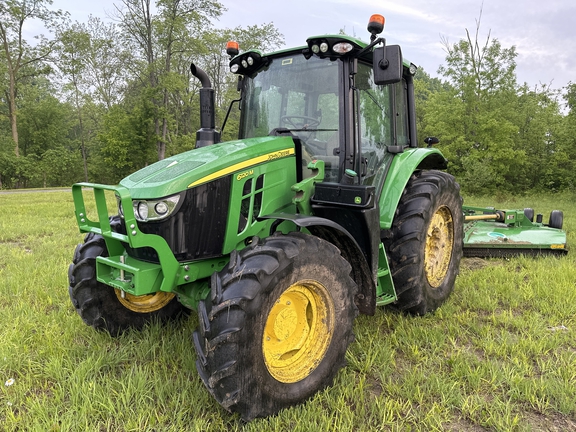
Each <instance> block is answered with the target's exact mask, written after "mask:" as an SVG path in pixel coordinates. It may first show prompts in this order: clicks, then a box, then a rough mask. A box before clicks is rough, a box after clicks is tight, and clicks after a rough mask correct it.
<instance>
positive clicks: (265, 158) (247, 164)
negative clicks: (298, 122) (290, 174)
mask: <svg viewBox="0 0 576 432" xmlns="http://www.w3.org/2000/svg"><path fill="white" fill-rule="evenodd" d="M293 154H294V148H288V149H285V150H278V151H275V152H272V153H267V154H265V155H262V156H258V157H255V158H252V159H248V160H246V161H243V162H239V163H237V164H234V165H231V166H229V167H226V168H223V169H221V170H219V171H216V172H213V173H212V174H210V175H207V176H206V177H202V178H201V179H199V180H196V181H195V182H193V183H190V184H189V185H188V187H189V188H191V187H193V186H198V185H199V184H202V183H207V182H209V181H210V180H214V179H217V178H219V177H224V176H225V175H228V174H231V173H233V172H235V171H239V170H241V169H245V168H248V167H250V166H253V165H257V164H259V163H262V162H269V161H272V160H274V159H280V158H283V157H286V156H291V155H293Z"/></svg>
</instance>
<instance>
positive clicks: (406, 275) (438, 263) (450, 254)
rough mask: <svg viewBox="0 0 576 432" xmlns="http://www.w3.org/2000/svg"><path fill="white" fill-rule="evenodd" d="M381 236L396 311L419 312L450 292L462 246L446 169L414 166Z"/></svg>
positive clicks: (456, 195)
mask: <svg viewBox="0 0 576 432" xmlns="http://www.w3.org/2000/svg"><path fill="white" fill-rule="evenodd" d="M383 241H384V244H385V247H386V251H387V252H388V255H389V265H390V269H391V272H392V279H393V281H394V286H395V288H396V294H397V296H398V300H397V302H396V304H395V306H396V307H397V308H399V309H400V310H402V311H405V312H409V313H412V314H415V315H424V314H426V313H428V312H432V311H434V310H436V309H437V308H438V307H439V306H440V305H441V304H442V303H444V301H445V300H446V299H447V298H448V297H449V296H450V294H451V293H452V290H453V289H454V283H455V280H456V276H457V274H458V268H459V265H460V259H461V258H462V247H463V214H462V198H461V197H460V186H459V185H458V183H456V181H455V180H454V177H453V176H451V175H450V174H447V173H444V172H441V171H416V172H415V173H414V174H413V175H412V177H411V178H410V180H409V181H408V184H407V185H406V188H405V189H404V193H403V195H402V197H401V198H400V202H399V204H398V208H397V209H396V214H395V217H394V221H393V223H392V228H391V229H390V230H388V231H386V232H385V233H384V236H383Z"/></svg>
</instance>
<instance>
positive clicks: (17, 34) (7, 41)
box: [0, 0, 66, 157]
mask: <svg viewBox="0 0 576 432" xmlns="http://www.w3.org/2000/svg"><path fill="white" fill-rule="evenodd" d="M51 4H52V0H3V1H2V2H0V44H2V54H3V55H2V57H3V60H4V61H5V65H6V67H5V69H6V73H7V75H8V86H7V88H6V90H5V93H6V99H7V101H8V113H9V118H10V126H11V130H12V140H13V142H14V153H15V155H16V157H18V156H19V154H20V149H19V136H18V120H17V118H18V116H17V112H18V108H17V103H16V101H17V97H18V86H19V85H20V83H21V81H22V80H23V79H24V78H26V77H29V76H36V75H39V74H45V73H47V71H48V69H47V68H45V67H42V62H43V61H44V60H46V59H47V57H48V56H49V55H50V53H51V52H52V49H53V46H54V41H48V40H47V39H46V38H45V37H44V36H42V35H40V36H38V39H39V41H38V42H37V43H35V44H29V43H27V41H26V40H24V38H23V30H24V25H25V24H26V23H27V21H31V20H34V19H37V20H40V21H41V22H42V23H43V24H44V26H45V27H46V28H48V29H51V28H54V27H55V26H57V25H58V24H59V23H60V22H62V20H64V19H65V18H66V13H64V12H62V11H61V10H57V11H53V10H50V9H48V5H51ZM37 66H40V67H37Z"/></svg>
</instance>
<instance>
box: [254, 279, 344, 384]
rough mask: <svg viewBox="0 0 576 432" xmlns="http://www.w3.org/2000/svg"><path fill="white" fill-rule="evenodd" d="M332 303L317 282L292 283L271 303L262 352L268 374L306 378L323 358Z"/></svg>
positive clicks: (286, 379) (329, 335) (330, 326)
mask: <svg viewBox="0 0 576 432" xmlns="http://www.w3.org/2000/svg"><path fill="white" fill-rule="evenodd" d="M334 316H335V313H334V303H333V301H332V298H331V297H330V294H329V293H328V291H327V290H326V288H325V287H324V286H323V285H322V284H320V283H319V282H317V281H312V280H303V281H299V282H297V283H295V284H293V285H291V286H290V287H289V288H288V289H287V290H286V291H284V292H283V293H282V295H281V296H280V298H278V300H277V301H276V303H275V304H274V305H273V306H272V309H271V310H270V313H269V314H268V318H267V319H266V324H265V327H264V336H263V341H262V351H263V355H264V362H265V363H266V367H267V368H268V371H269V372H270V374H271V375H272V376H273V377H274V378H275V379H277V380H278V381H280V382H284V383H294V382H298V381H301V380H303V379H304V378H306V377H307V376H308V375H309V374H310V373H311V372H312V371H313V370H314V369H315V368H316V367H317V366H318V365H319V364H320V362H321V361H322V359H323V358H324V355H325V354H326V351H327V350H328V347H329V345H330V342H331V340H332V334H333V331H334Z"/></svg>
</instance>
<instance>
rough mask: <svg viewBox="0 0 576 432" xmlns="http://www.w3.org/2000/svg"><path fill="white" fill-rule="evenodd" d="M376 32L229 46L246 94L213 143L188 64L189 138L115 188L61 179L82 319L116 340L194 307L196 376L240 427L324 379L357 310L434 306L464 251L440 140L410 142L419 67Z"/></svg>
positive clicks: (377, 28) (74, 296) (377, 27)
mask: <svg viewBox="0 0 576 432" xmlns="http://www.w3.org/2000/svg"><path fill="white" fill-rule="evenodd" d="M383 27H384V19H383V17H381V16H378V15H376V16H373V17H372V18H371V20H370V24H369V26H368V30H369V32H370V33H371V42H370V43H369V44H367V43H364V42H362V41H360V40H357V39H355V38H352V37H348V36H343V35H324V36H317V37H310V38H308V39H307V41H306V46H303V47H299V48H294V49H288V50H282V51H279V52H275V53H271V54H263V53H261V52H259V51H256V50H252V51H247V52H244V53H239V52H238V51H237V48H236V47H234V46H233V45H230V46H229V48H228V53H229V54H230V56H231V60H230V70H231V72H232V73H234V74H237V75H238V77H239V79H238V88H239V90H240V93H241V97H240V101H239V108H240V110H241V119H240V127H239V131H238V137H239V138H238V140H235V141H230V142H219V141H220V139H219V133H218V131H217V130H216V129H215V120H214V93H213V89H212V88H211V84H210V80H209V78H208V76H207V74H206V73H205V72H204V71H202V70H201V69H200V68H198V67H196V66H194V65H192V67H191V69H192V73H193V74H194V75H195V76H196V77H197V78H198V79H199V80H200V81H201V83H202V89H201V92H200V99H201V129H200V130H199V131H198V133H197V143H196V148H195V149H194V150H191V151H188V152H185V153H182V154H179V155H176V156H173V157H170V158H167V159H164V160H161V161H159V162H157V163H155V164H153V165H150V166H148V167H145V168H143V169H142V170H140V171H138V172H136V173H134V174H132V175H130V176H128V177H126V178H125V179H123V180H122V181H121V182H120V183H119V185H117V186H106V185H100V184H92V183H78V184H75V185H74V186H73V198H74V204H75V212H76V218H77V222H78V225H79V228H80V231H81V232H84V233H87V235H86V237H85V241H84V243H83V244H81V245H79V246H78V247H77V249H76V251H75V253H74V257H73V263H72V264H71V265H70V268H69V272H68V276H69V282H70V284H69V293H70V297H71V300H72V303H73V305H74V307H75V308H76V311H77V312H78V314H79V315H80V316H81V318H82V319H83V321H84V322H85V323H86V324H87V325H90V326H92V327H94V328H96V329H98V330H105V331H108V332H109V333H110V334H112V335H118V334H120V333H122V332H123V331H124V330H126V329H130V328H133V329H140V328H142V327H143V326H144V325H146V324H147V323H149V322H151V321H166V320H170V319H175V318H177V317H178V316H181V315H183V314H186V313H187V311H189V310H194V311H196V312H197V314H198V321H199V324H198V328H197V330H196V331H195V332H194V333H193V337H192V339H193V344H194V346H195V349H196V353H197V362H196V364H197V369H198V372H199V374H200V376H201V379H202V381H203V382H204V384H205V385H206V387H207V388H208V390H209V392H210V393H211V394H212V395H213V396H214V398H215V399H216V400H217V401H218V402H219V403H220V404H221V405H222V406H223V407H224V408H225V409H227V410H229V411H231V412H238V413H239V414H240V415H241V416H242V418H243V419H245V420H250V419H252V418H255V417H262V416H268V415H272V414H274V413H276V412H277V411H279V410H280V409H282V408H285V407H289V406H292V405H294V404H296V403H299V402H302V401H304V400H306V399H307V398H309V397H310V396H312V395H313V394H315V393H316V392H317V391H319V390H321V389H323V388H325V387H327V386H329V385H331V383H332V381H333V379H334V377H335V375H336V373H337V372H338V370H339V369H340V368H341V367H342V366H343V365H344V362H345V353H346V350H347V348H348V345H349V344H350V343H351V342H352V341H353V339H354V335H353V323H354V319H355V317H356V316H357V315H358V313H363V314H367V315H373V314H374V313H375V310H376V307H377V306H383V305H388V304H393V305H394V307H395V308H396V309H399V310H401V311H405V312H407V313H410V314H414V315H423V314H426V313H429V312H431V311H434V310H435V309H437V308H438V307H439V306H440V305H441V304H442V303H443V302H444V301H445V300H446V299H447V298H448V296H449V295H450V293H451V292H452V290H453V287H454V283H455V279H456V276H457V273H458V268H459V263H460V259H461V257H462V254H463V235H464V234H463V225H464V213H463V210H462V198H461V196H460V191H459V185H458V184H457V183H456V181H455V179H454V178H453V177H452V176H451V175H449V174H447V173H445V172H443V171H442V170H444V169H446V167H447V161H446V159H445V158H444V157H443V155H442V154H441V152H440V151H439V150H437V149H435V148H434V147H432V145H431V144H433V143H434V141H435V140H434V139H432V138H431V139H427V140H425V141H426V142H427V144H428V145H427V146H420V147H419V146H418V142H417V137H416V124H415V107H414V90H413V76H414V74H415V73H416V67H415V66H414V65H413V64H411V63H410V62H408V61H406V59H404V58H403V57H402V54H401V50H400V47H399V46H393V45H388V46H387V45H386V43H385V39H383V38H380V37H378V35H379V34H380V33H381V32H382V30H383ZM92 191H93V194H94V201H95V210H94V211H92V212H90V211H88V210H90V206H88V204H87V201H88V200H87V198H88V196H85V195H86V194H88V195H90V194H91V193H92ZM112 193H113V194H115V196H116V200H117V202H116V203H111V202H110V200H109V199H108V200H107V198H106V197H107V195H108V196H109V195H111V194H112ZM112 215H113V216H112Z"/></svg>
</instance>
